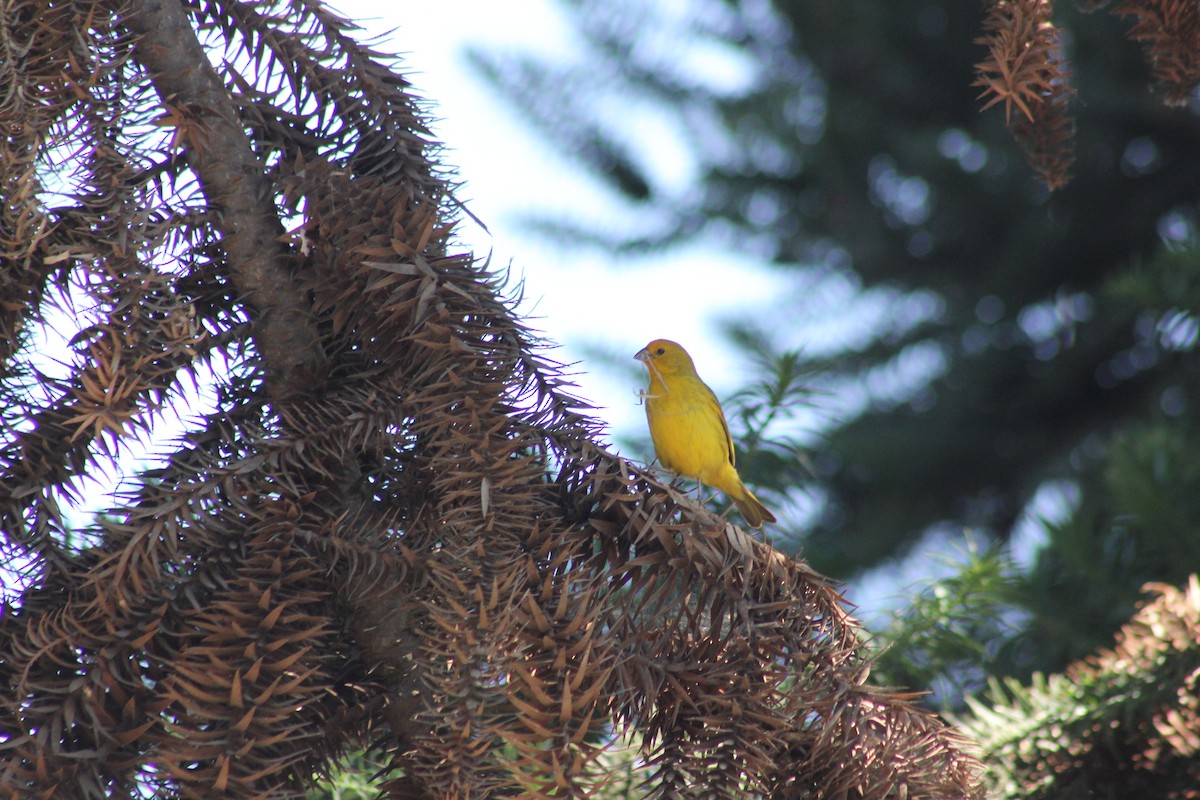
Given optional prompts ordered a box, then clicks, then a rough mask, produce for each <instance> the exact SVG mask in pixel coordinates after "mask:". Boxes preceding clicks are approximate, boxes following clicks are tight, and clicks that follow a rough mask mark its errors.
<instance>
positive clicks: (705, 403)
mask: <svg viewBox="0 0 1200 800" xmlns="http://www.w3.org/2000/svg"><path fill="white" fill-rule="evenodd" d="M634 358H636V359H637V360H639V361H641V362H642V363H643V364H645V365H646V368H647V369H648V370H649V371H650V388H649V389H648V390H647V391H646V392H644V393H643V395H642V396H643V398H644V399H645V401H646V421H647V422H649V423H650V438H651V439H653V440H654V452H655V454H656V455H657V456H658V460H659V461H660V462H662V465H663V466H664V467H666V468H667V469H669V470H671V471H672V472H674V473H675V474H677V475H682V476H683V477H685V478H692V479H694V480H697V481H699V482H700V483H702V484H708V485H709V486H715V487H716V488H718V489H720V490H721V491H722V492H724V493H725V494H727V495H729V497H730V498H731V499H732V500H733V502H734V503H735V504H737V507H738V510H739V511H741V512H742V516H743V517H744V518H745V520H746V523H747V524H748V525H749V526H750V527H752V528H760V527H762V524H763V521H764V520H765V521H767V522H774V521H775V515H774V514H772V513H771V512H770V511H768V510H767V508H766V506H764V505H763V504H762V503H760V502H759V501H758V498H757V497H755V496H754V495H753V494H751V492H750V490H749V489H747V488H746V485H745V484H744V483H742V479H741V478H740V477H739V476H738V473H737V469H735V468H734V464H733V437H732V436H730V435H729V425H728V424H727V423H726V422H725V413H724V412H723V411H721V404H720V402H718V401H717V396H716V395H715V394H713V391H712V389H709V388H708V386H706V385H705V383H704V381H702V380H700V376H699V375H697V374H696V365H695V364H693V363H692V357H691V356H689V355H688V354H687V351H686V350H684V349H683V348H682V347H681V346H680V345H678V344H676V343H675V342H672V341H670V340H667V339H655V340H654V341H653V342H651V343H650V344H648V345H646V346H645V347H643V348H642V349H641V350H639V351H638V353H637V355H635V356H634Z"/></svg>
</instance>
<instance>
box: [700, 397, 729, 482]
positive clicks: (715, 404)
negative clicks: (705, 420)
mask: <svg viewBox="0 0 1200 800" xmlns="http://www.w3.org/2000/svg"><path fill="white" fill-rule="evenodd" d="M700 385H701V386H703V387H704V391H705V392H706V393H707V395H708V402H709V403H710V404H712V410H713V412H714V413H715V414H716V415H717V419H719V420H720V421H721V430H722V431H724V433H725V454H726V456H727V457H728V458H729V466H731V467H736V466H737V464H735V463H733V461H734V457H733V436H731V435H730V433H729V423H728V422H726V421H725V412H724V411H722V410H721V401H720V400H718V399H717V396H716V395H715V394H714V393H713V390H712V389H710V388H708V384H707V383H705V382H704V381H701V382H700Z"/></svg>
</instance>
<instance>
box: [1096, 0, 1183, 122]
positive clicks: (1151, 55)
mask: <svg viewBox="0 0 1200 800" xmlns="http://www.w3.org/2000/svg"><path fill="white" fill-rule="evenodd" d="M1112 13H1114V14H1119V15H1121V16H1126V17H1133V25H1132V26H1130V28H1129V38H1131V39H1133V40H1134V41H1136V42H1139V43H1140V44H1141V45H1142V47H1143V48H1145V51H1146V59H1147V60H1148V61H1149V62H1150V66H1151V68H1152V69H1153V71H1154V79H1155V80H1156V81H1158V83H1159V86H1160V87H1161V88H1162V90H1163V102H1164V103H1166V104H1167V105H1171V106H1184V105H1187V103H1188V101H1190V100H1191V99H1192V96H1193V95H1194V94H1195V93H1196V87H1197V86H1200V5H1197V4H1196V3H1194V2H1190V0H1124V2H1121V3H1118V4H1117V5H1116V6H1115V7H1114V8H1113V11H1112Z"/></svg>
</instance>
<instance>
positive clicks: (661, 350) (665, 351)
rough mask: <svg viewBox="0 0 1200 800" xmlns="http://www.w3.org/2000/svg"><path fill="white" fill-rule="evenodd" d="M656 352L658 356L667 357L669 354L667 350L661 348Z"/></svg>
mask: <svg viewBox="0 0 1200 800" xmlns="http://www.w3.org/2000/svg"><path fill="white" fill-rule="evenodd" d="M654 352H655V354H656V355H660V356H665V355H666V354H667V348H665V347H660V348H658V349H657V350H655V351H654Z"/></svg>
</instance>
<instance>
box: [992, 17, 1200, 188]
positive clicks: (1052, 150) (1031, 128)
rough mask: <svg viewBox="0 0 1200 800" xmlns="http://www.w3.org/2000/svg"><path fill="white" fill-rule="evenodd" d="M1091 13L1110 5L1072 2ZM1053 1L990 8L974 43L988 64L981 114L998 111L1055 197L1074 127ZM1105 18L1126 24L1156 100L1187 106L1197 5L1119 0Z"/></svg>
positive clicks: (1195, 68)
mask: <svg viewBox="0 0 1200 800" xmlns="http://www.w3.org/2000/svg"><path fill="white" fill-rule="evenodd" d="M1076 4H1077V5H1078V6H1079V7H1080V8H1081V9H1082V10H1084V11H1095V10H1098V9H1100V8H1103V7H1104V6H1106V5H1108V0H1077V2H1076ZM1052 8H1053V3H1052V2H1051V0H990V1H989V6H988V14H987V17H986V19H985V21H984V24H983V27H984V34H985V35H984V36H983V38H981V39H980V40H979V43H980V44H982V45H985V46H986V47H987V48H988V55H987V57H986V58H985V59H984V60H983V61H981V62H979V64H978V65H976V68H977V71H978V76H979V77H978V79H977V80H976V81H975V85H976V86H980V87H982V88H983V91H982V93H981V94H980V97H981V98H987V101H986V102H985V103H984V105H983V108H985V109H986V108H990V107H991V106H993V105H996V104H997V103H1004V118H1005V121H1006V122H1007V123H1008V126H1009V129H1010V130H1011V131H1012V133H1013V136H1014V138H1016V140H1017V142H1018V143H1019V144H1020V145H1021V148H1022V149H1023V150H1024V151H1025V154H1026V156H1027V157H1028V159H1029V161H1030V164H1031V166H1033V168H1034V170H1035V171H1036V172H1037V174H1038V177H1039V178H1040V179H1041V180H1042V181H1043V182H1044V183H1045V184H1046V185H1047V186H1048V187H1049V188H1050V189H1058V188H1061V187H1062V186H1064V185H1066V183H1067V182H1068V180H1069V175H1068V170H1069V168H1070V166H1071V164H1072V163H1074V160H1075V157H1074V152H1073V140H1074V136H1075V122H1074V118H1073V116H1072V114H1071V113H1070V110H1069V108H1068V105H1069V100H1070V97H1071V94H1072V89H1071V84H1070V70H1069V69H1068V67H1067V65H1066V63H1065V61H1064V57H1063V54H1062V46H1061V42H1060V34H1059V32H1058V30H1057V28H1055V26H1054V22H1053V20H1052V18H1051V12H1052ZM1111 13H1113V14H1116V15H1119V16H1123V17H1132V18H1133V24H1132V25H1131V26H1130V28H1129V31H1128V34H1127V35H1128V36H1129V38H1130V39H1132V40H1133V41H1136V42H1139V43H1140V44H1141V45H1142V47H1143V48H1144V49H1145V51H1146V59H1147V61H1149V63H1150V65H1151V68H1152V70H1153V74H1154V79H1155V81H1156V82H1157V84H1158V87H1159V88H1160V89H1161V94H1162V100H1163V102H1164V103H1165V104H1167V105H1170V106H1185V105H1187V104H1188V103H1189V102H1190V101H1191V99H1192V98H1193V96H1194V95H1195V93H1196V88H1197V87H1198V86H1200V4H1197V3H1195V2H1192V0H1122V2H1119V3H1117V4H1116V5H1115V6H1113V7H1112V9H1111Z"/></svg>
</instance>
